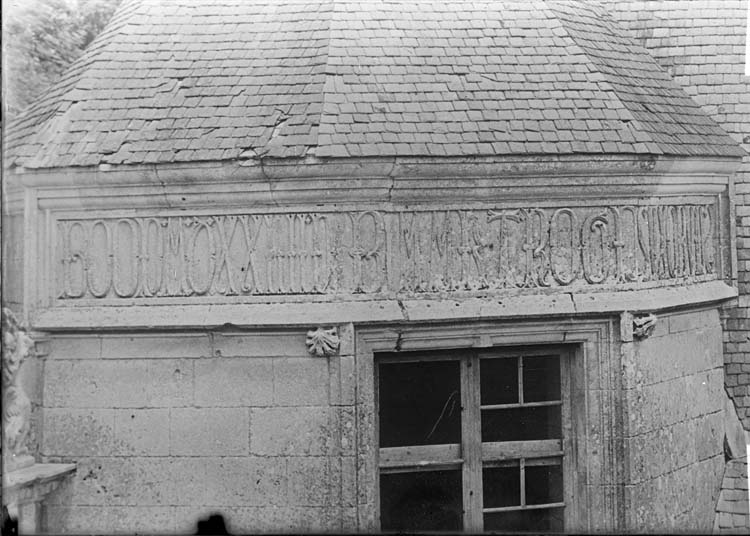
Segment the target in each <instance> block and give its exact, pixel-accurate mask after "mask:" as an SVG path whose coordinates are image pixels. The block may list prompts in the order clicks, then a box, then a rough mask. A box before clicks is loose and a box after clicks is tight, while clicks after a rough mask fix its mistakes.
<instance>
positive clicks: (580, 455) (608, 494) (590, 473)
mask: <svg viewBox="0 0 750 536" xmlns="http://www.w3.org/2000/svg"><path fill="white" fill-rule="evenodd" d="M617 324H618V322H617V321H616V319H615V318H609V319H601V320H580V319H578V320H573V319H567V320H554V319H550V320H547V321H528V322H523V323H521V322H517V321H508V322H491V323H490V322H473V323H470V324H463V325H461V324H453V325H450V326H448V325H432V326H413V327H404V328H398V329H396V328H385V329H384V328H367V327H362V328H357V329H356V334H355V345H356V351H355V355H356V369H357V372H356V387H357V390H356V392H357V398H356V404H357V417H356V418H357V430H358V436H359V438H358V441H357V452H356V456H357V506H358V509H357V511H358V530H359V531H367V532H370V531H377V530H379V528H380V527H379V504H378V503H379V491H378V482H379V478H378V475H379V469H378V459H377V457H378V444H377V408H376V405H375V404H376V400H375V389H376V386H375V381H374V380H375V369H374V366H375V354H376V353H377V352H385V351H393V350H394V349H395V348H397V349H400V350H403V351H411V350H436V349H449V348H453V349H456V348H502V347H507V346H519V345H556V346H558V347H559V345H560V344H561V343H562V344H565V345H570V347H571V348H573V351H572V353H573V360H572V363H571V365H572V367H573V378H574V383H575V385H574V386H573V388H572V393H571V396H572V413H573V422H572V426H573V428H574V436H575V439H576V447H575V448H574V449H572V454H571V461H572V463H574V464H575V465H576V466H578V467H581V468H584V469H583V471H578V473H579V474H580V475H581V476H580V477H579V479H578V481H577V482H576V483H575V486H576V487H577V491H576V494H575V495H576V504H573V505H571V509H572V511H574V519H575V521H574V522H573V524H574V525H575V526H573V527H566V530H581V531H584V532H592V531H616V530H623V529H625V526H624V523H625V504H624V485H625V482H624V479H625V475H624V474H623V463H622V460H623V456H624V452H623V446H622V445H621V444H619V445H618V442H617V440H616V436H617V435H618V430H621V429H622V407H621V406H620V404H618V401H619V400H620V397H621V384H620V382H619V380H618V375H617V371H618V370H619V365H618V364H619V361H620V357H619V350H618V343H617V338H618V335H619V333H618V325H617Z"/></svg>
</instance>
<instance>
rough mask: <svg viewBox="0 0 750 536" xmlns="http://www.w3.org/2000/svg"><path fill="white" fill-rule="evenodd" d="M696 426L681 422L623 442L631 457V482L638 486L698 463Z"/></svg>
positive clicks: (691, 423) (699, 439) (700, 439)
mask: <svg viewBox="0 0 750 536" xmlns="http://www.w3.org/2000/svg"><path fill="white" fill-rule="evenodd" d="M695 429H696V423H695V422H693V421H683V422H680V423H677V424H674V425H672V426H667V427H664V428H660V429H658V430H654V431H652V432H647V433H645V434H642V435H639V436H636V437H633V438H630V439H627V440H626V448H627V450H628V453H629V455H630V479H629V481H630V482H633V483H637V482H643V481H646V480H650V479H653V478H657V477H659V476H661V475H664V474H666V473H669V472H671V471H674V470H675V469H679V468H680V467H684V466H686V465H689V464H691V463H694V462H695V461H697V455H696V443H697V442H698V441H702V440H703V438H697V437H696V436H695Z"/></svg>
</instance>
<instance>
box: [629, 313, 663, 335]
mask: <svg viewBox="0 0 750 536" xmlns="http://www.w3.org/2000/svg"><path fill="white" fill-rule="evenodd" d="M656 320H657V319H656V315H654V314H650V313H649V314H647V315H640V316H636V317H635V318H633V337H634V338H636V339H645V338H646V337H648V336H649V335H651V333H653V331H654V328H655V327H656Z"/></svg>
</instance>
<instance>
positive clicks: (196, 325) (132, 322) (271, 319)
mask: <svg viewBox="0 0 750 536" xmlns="http://www.w3.org/2000/svg"><path fill="white" fill-rule="evenodd" d="M736 296H737V291H736V289H734V288H733V287H730V286H729V285H727V284H725V283H724V282H722V281H711V282H706V283H699V284H696V285H691V286H677V287H663V288H654V289H643V290H629V291H616V292H565V293H563V292H560V293H554V294H542V295H540V294H533V295H514V296H503V295H501V294H499V295H497V296H494V297H481V298H471V297H469V298H463V299H461V298H455V297H452V298H443V299H441V298H423V299H408V298H403V299H398V298H391V299H380V300H369V301H365V300H361V301H325V302H317V303H314V302H312V303H311V302H309V301H307V302H282V303H278V302H277V303H271V302H269V303H246V304H239V303H233V304H201V305H192V304H191V305H188V304H179V305H177V304H175V305H132V304H131V305H126V306H116V305H113V306H100V307H60V308H53V309H47V310H40V311H37V312H36V313H35V314H34V315H33V316H32V320H31V324H32V327H33V329H35V330H39V331H96V330H132V329H213V328H218V327H222V326H226V325H231V326H236V327H244V328H250V327H259V328H264V327H294V326H301V327H305V328H307V327H309V326H310V325H334V324H346V323H353V324H360V325H366V324H391V323H404V322H407V323H418V322H442V321H471V320H477V319H483V320H489V319H511V318H515V319H518V318H534V317H544V316H577V315H619V314H620V313H621V312H623V311H631V312H636V313H637V312H654V311H663V310H670V309H679V308H681V307H689V306H694V305H705V304H711V303H716V304H718V303H720V302H722V301H725V300H729V299H731V298H734V297H736Z"/></svg>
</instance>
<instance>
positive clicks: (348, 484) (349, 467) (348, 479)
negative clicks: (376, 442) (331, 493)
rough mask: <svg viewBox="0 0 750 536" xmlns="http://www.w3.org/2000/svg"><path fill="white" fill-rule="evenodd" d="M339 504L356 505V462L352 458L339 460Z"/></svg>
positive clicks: (345, 457) (347, 457)
mask: <svg viewBox="0 0 750 536" xmlns="http://www.w3.org/2000/svg"><path fill="white" fill-rule="evenodd" d="M341 504H342V505H344V506H356V505H357V461H356V458H354V456H344V457H342V458H341Z"/></svg>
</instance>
